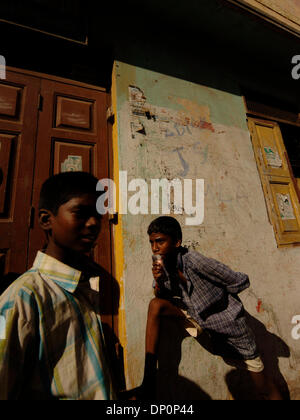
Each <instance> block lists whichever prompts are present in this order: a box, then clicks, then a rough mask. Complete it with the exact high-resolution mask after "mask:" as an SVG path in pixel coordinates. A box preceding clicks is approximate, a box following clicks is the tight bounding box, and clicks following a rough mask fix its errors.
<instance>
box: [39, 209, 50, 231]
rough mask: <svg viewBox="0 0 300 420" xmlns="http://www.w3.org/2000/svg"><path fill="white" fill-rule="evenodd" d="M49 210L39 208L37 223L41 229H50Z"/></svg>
mask: <svg viewBox="0 0 300 420" xmlns="http://www.w3.org/2000/svg"><path fill="white" fill-rule="evenodd" d="M51 215H52V213H51V211H50V210H46V209H40V210H39V223H40V226H41V228H42V229H43V230H47V231H48V230H50V229H51Z"/></svg>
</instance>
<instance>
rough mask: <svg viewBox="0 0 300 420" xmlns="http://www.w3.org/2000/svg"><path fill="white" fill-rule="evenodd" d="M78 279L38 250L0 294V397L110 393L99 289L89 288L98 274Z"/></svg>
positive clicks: (104, 395) (92, 396)
mask: <svg viewBox="0 0 300 420" xmlns="http://www.w3.org/2000/svg"><path fill="white" fill-rule="evenodd" d="M83 280H84V279H83V275H82V273H81V272H80V271H77V270H75V269H73V268H71V267H69V266H67V265H65V264H63V263H61V262H60V261H58V260H56V259H54V258H52V257H50V256H48V255H46V254H43V253H42V252H38V254H37V257H36V259H35V262H34V265H33V267H32V269H30V270H29V271H27V272H26V273H25V274H23V275H22V276H21V277H20V278H19V279H18V280H16V281H15V282H14V283H13V284H12V285H11V286H10V287H9V288H8V289H7V290H6V291H5V292H4V293H3V294H2V295H1V296H0V317H1V319H2V321H3V320H5V329H4V331H2V336H1V337H0V400H7V399H39V400H41V399H43V400H44V399H49V398H56V399H71V400H106V399H112V398H113V391H112V385H111V379H110V375H109V372H108V369H107V365H106V361H105V356H104V354H103V348H104V342H103V333H102V326H101V320H100V316H99V315H98V313H97V312H96V305H99V293H98V292H97V291H96V292H95V291H94V290H92V288H91V285H92V284H95V283H97V278H94V279H90V280H89V281H83ZM98 280H99V279H98ZM98 312H99V311H98ZM1 338H2V339H1Z"/></svg>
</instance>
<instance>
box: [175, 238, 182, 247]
mask: <svg viewBox="0 0 300 420" xmlns="http://www.w3.org/2000/svg"><path fill="white" fill-rule="evenodd" d="M181 244H182V240H181V239H178V241H177V242H176V244H175V247H176V248H179V247H180V246H181Z"/></svg>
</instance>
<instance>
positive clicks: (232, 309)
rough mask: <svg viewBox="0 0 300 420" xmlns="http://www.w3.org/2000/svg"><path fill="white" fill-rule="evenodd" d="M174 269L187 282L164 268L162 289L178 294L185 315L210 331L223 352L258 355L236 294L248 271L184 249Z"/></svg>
mask: <svg viewBox="0 0 300 420" xmlns="http://www.w3.org/2000/svg"><path fill="white" fill-rule="evenodd" d="M177 268H179V269H180V271H182V273H183V275H184V277H185V279H186V280H187V282H186V284H184V283H183V282H182V281H180V280H179V276H178V275H176V272H175V273H173V274H172V273H168V272H167V271H166V270H165V273H166V276H165V281H164V284H163V286H164V287H163V289H165V291H166V297H167V298H168V296H169V297H170V298H171V299H172V297H174V296H177V297H180V302H181V305H182V304H183V305H184V308H185V309H186V310H187V312H188V314H189V315H190V316H191V317H192V318H193V319H195V321H197V323H198V324H199V325H200V326H201V327H202V328H203V329H206V330H207V331H209V332H211V333H212V336H213V337H214V339H217V341H216V342H218V344H220V343H221V346H222V348H223V350H224V353H225V351H226V352H228V353H231V354H232V355H233V356H236V357H240V358H242V359H253V358H255V357H257V356H258V351H257V347H256V342H255V339H254V335H253V332H252V331H251V329H250V328H249V326H248V325H247V322H246V318H245V311H244V307H243V304H242V302H241V301H240V299H239V298H238V296H237V294H238V293H240V292H241V291H242V290H244V289H246V288H247V287H249V285H250V282H249V278H248V276H247V274H244V273H240V272H235V271H233V270H231V268H229V267H228V266H226V265H225V264H222V263H221V262H219V261H217V260H215V259H213V258H208V257H206V256H204V255H202V254H200V253H199V252H196V251H189V252H188V251H187V249H185V248H181V249H180V252H179V253H178V257H177ZM163 289H162V290H161V291H162V292H163ZM175 302H176V300H175ZM221 350H222V349H221Z"/></svg>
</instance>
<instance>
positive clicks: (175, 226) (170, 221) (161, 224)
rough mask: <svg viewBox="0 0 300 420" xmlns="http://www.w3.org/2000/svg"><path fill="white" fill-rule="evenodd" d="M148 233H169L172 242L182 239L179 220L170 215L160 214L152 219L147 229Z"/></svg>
mask: <svg viewBox="0 0 300 420" xmlns="http://www.w3.org/2000/svg"><path fill="white" fill-rule="evenodd" d="M147 233H148V235H151V234H152V233H163V234H164V235H169V236H170V237H171V238H172V240H173V241H174V242H176V241H178V240H182V230H181V226H180V224H179V222H178V221H177V220H176V219H175V218H174V217H171V216H160V217H158V218H157V219H155V220H153V221H152V222H151V223H150V225H149V227H148V230H147Z"/></svg>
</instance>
